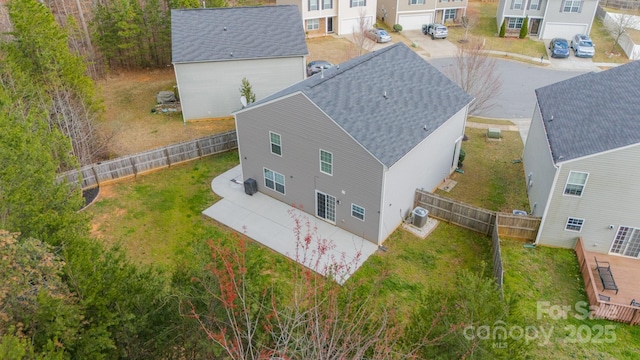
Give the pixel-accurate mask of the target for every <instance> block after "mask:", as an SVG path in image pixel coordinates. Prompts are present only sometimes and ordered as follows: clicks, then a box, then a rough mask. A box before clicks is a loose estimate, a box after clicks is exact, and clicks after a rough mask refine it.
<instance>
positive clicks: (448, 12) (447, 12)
mask: <svg viewBox="0 0 640 360" xmlns="http://www.w3.org/2000/svg"><path fill="white" fill-rule="evenodd" d="M455 19H456V9H444V18H443V21H444V22H447V21H453V20H455Z"/></svg>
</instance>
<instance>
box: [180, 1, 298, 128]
mask: <svg viewBox="0 0 640 360" xmlns="http://www.w3.org/2000/svg"><path fill="white" fill-rule="evenodd" d="M171 44H172V45H171V48H172V62H173V68H174V71H175V74H176V82H177V84H178V91H179V95H180V102H181V104H182V114H183V118H184V121H189V120H197V119H208V118H219V117H225V116H230V115H231V113H232V112H233V111H235V110H238V109H240V108H241V107H242V105H241V103H240V92H239V88H240V86H241V84H242V79H243V78H246V79H247V80H248V81H249V83H250V84H251V87H252V90H253V92H254V93H255V95H256V100H259V99H262V98H265V97H266V96H268V95H270V94H272V93H274V92H276V91H279V90H282V89H284V88H286V87H287V86H289V85H291V84H294V83H296V82H298V81H300V80H302V79H304V77H305V66H306V64H305V57H306V55H307V54H308V50H307V44H306V42H305V34H304V30H303V28H302V21H301V19H300V13H299V12H298V8H297V7H295V6H291V5H288V6H258V7H234V8H213V9H182V10H171Z"/></svg>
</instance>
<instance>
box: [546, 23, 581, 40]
mask: <svg viewBox="0 0 640 360" xmlns="http://www.w3.org/2000/svg"><path fill="white" fill-rule="evenodd" d="M542 31H543V32H542V34H541V36H540V37H541V38H543V39H553V38H557V37H559V38H565V39H567V40H571V38H572V37H573V35H575V34H586V32H587V24H559V23H547V24H546V25H545V27H544V29H543V30H542Z"/></svg>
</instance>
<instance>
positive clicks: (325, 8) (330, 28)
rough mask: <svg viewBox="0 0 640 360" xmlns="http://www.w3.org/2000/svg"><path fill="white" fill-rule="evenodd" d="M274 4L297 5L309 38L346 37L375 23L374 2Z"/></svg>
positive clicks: (284, 0)
mask: <svg viewBox="0 0 640 360" xmlns="http://www.w3.org/2000/svg"><path fill="white" fill-rule="evenodd" d="M276 4H278V5H284V4H293V5H297V6H298V8H299V9H300V13H301V14H302V21H303V23H304V29H305V31H306V32H307V34H308V36H309V37H314V36H320V35H326V34H333V33H336V34H338V35H348V34H351V33H353V32H354V31H355V29H357V28H359V27H360V20H361V18H362V20H363V21H364V24H365V26H373V24H374V23H375V22H376V0H277V1H276Z"/></svg>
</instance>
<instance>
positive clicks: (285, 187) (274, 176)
mask: <svg viewBox="0 0 640 360" xmlns="http://www.w3.org/2000/svg"><path fill="white" fill-rule="evenodd" d="M262 169H263V170H262V176H263V177H264V187H266V188H267V189H271V190H273V191H275V192H277V193H278V194H282V195H286V194H287V186H286V185H285V176H284V175H283V174H280V173H279V172H277V171H273V170H271V169H268V168H266V167H265V168H262ZM267 171H271V172H272V173H273V180H272V181H273V188H271V187H269V185H267V174H266V172H267ZM276 175H280V176H282V184H280V183H278V182H277V181H276ZM276 184H280V185H282V192H280V191H278V190H276V189H277V188H278V187H277V186H276Z"/></svg>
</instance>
